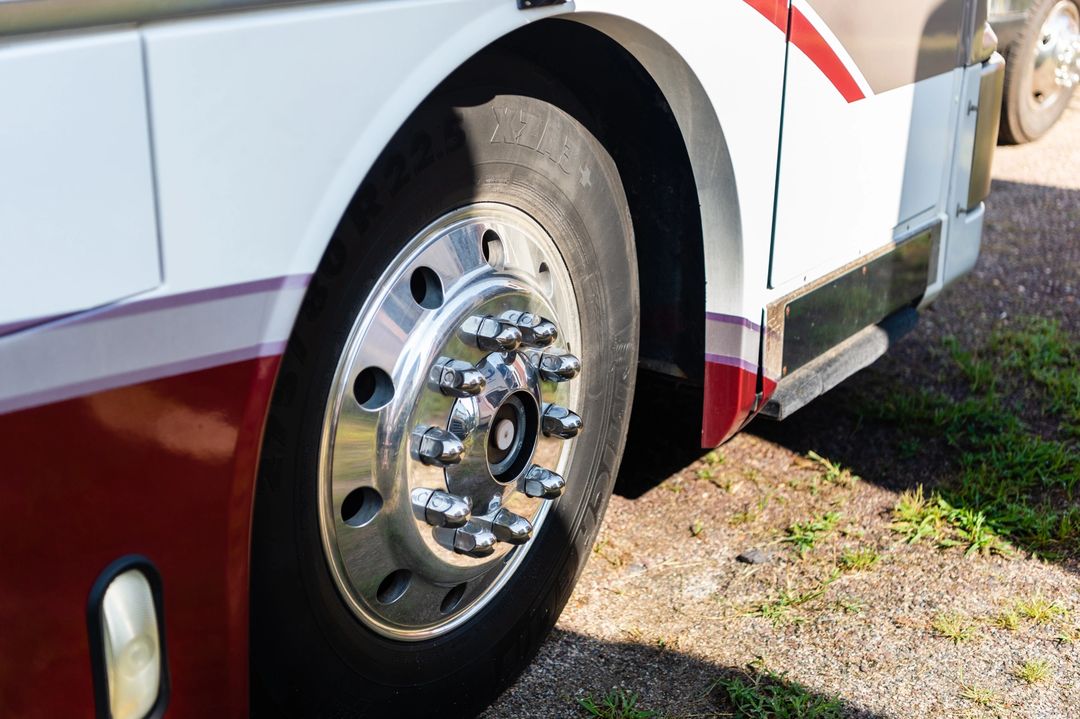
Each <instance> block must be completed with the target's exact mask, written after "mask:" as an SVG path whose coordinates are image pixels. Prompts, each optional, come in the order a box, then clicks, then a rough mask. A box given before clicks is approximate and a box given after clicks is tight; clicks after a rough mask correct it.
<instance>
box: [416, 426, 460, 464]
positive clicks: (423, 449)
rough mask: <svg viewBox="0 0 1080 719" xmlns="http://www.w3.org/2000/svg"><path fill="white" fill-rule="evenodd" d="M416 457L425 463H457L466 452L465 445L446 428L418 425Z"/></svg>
mask: <svg viewBox="0 0 1080 719" xmlns="http://www.w3.org/2000/svg"><path fill="white" fill-rule="evenodd" d="M414 436H415V437H416V440H415V442H414V446H415V447H416V458H417V459H419V460H420V461H421V462H423V463H424V464H430V465H434V466H436V467H445V466H447V465H448V464H457V463H458V462H460V461H461V455H462V454H464V453H465V445H463V444H462V443H461V440H460V439H458V438H457V437H455V436H454V435H453V434H451V433H450V432H447V431H446V430H445V429H439V428H438V427H431V428H428V427H418V428H417V430H416V432H415V433H414Z"/></svg>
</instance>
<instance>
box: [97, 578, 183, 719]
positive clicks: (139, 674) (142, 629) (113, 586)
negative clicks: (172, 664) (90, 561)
mask: <svg viewBox="0 0 1080 719" xmlns="http://www.w3.org/2000/svg"><path fill="white" fill-rule="evenodd" d="M110 570H112V571H110ZM148 574H149V576H148ZM151 577H152V579H151ZM105 582H107V584H105ZM102 584H104V587H105V588H104V592H103V593H102V592H101V591H100V587H101V585H102ZM159 586H160V580H158V578H157V573H156V572H155V571H154V570H153V565H151V564H150V563H149V562H148V561H146V560H143V559H141V558H135V557H132V558H128V559H126V560H119V562H117V563H114V564H113V565H112V566H111V567H110V568H109V569H106V570H105V572H104V573H103V574H102V576H101V578H100V579H99V580H98V584H97V585H96V586H95V590H96V591H94V592H92V593H91V602H90V603H91V605H90V607H89V610H90V620H91V626H90V631H91V644H92V651H95V650H96V651H95V653H96V654H97V655H98V656H95V657H94V669H95V672H94V673H95V680H96V681H95V683H96V684H97V693H98V697H97V704H98V715H99V716H104V717H110V718H111V719H144V718H146V717H149V716H152V715H154V716H156V715H160V714H161V713H163V711H164V708H165V707H164V703H165V702H164V701H163V699H164V697H163V694H164V692H163V688H164V687H165V686H166V685H167V680H166V679H164V678H165V677H166V673H165V671H164V669H165V667H164V656H163V655H164V642H163V639H162V636H161V632H160V629H159V627H160V617H159V616H158V613H159V611H160V603H159V599H157V597H156V596H155V595H157V596H160V591H156V590H157V587H159ZM95 605H96V612H97V617H96V618H97V620H98V621H97V622H94V619H95V616H94V613H95ZM95 624H97V626H96V627H95V626H94V625H95ZM95 631H96V632H97V635H98V638H99V639H100V643H97V642H94V641H93V640H94V633H95ZM94 644H96V645H97V646H96V647H95V646H93V645H94ZM102 665H104V667H103V668H104V672H102V671H101V669H102ZM102 695H104V696H102ZM159 698H161V699H162V701H159Z"/></svg>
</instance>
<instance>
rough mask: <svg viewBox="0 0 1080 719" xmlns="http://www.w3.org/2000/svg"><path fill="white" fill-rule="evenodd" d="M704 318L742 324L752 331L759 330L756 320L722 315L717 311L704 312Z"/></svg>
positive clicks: (730, 323)
mask: <svg viewBox="0 0 1080 719" xmlns="http://www.w3.org/2000/svg"><path fill="white" fill-rule="evenodd" d="M705 319H707V320H709V321H711V322H722V323H724V324H728V325H742V326H743V327H745V328H747V329H749V330H753V331H754V332H760V331H761V325H759V324H758V323H756V322H752V321H750V320H748V319H746V318H745V317H737V316H735V315H724V314H720V313H719V312H706V313H705Z"/></svg>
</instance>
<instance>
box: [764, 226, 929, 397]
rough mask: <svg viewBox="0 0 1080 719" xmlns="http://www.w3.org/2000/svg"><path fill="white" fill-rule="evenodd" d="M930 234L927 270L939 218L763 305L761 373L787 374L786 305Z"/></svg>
mask: <svg viewBox="0 0 1080 719" xmlns="http://www.w3.org/2000/svg"><path fill="white" fill-rule="evenodd" d="M928 233H929V234H930V241H931V249H930V258H931V260H930V262H931V269H933V262H934V260H933V258H934V257H935V256H936V255H937V248H938V247H939V243H940V241H941V221H940V220H934V221H933V222H930V223H928V224H925V225H921V226H920V227H918V229H915V230H913V231H911V232H907V233H905V234H904V235H903V236H901V237H898V238H896V239H895V240H894V241H892V242H890V243H889V244H887V245H885V246H883V247H880V248H878V249H877V250H875V251H874V252H871V253H869V254H866V255H864V256H862V257H860V258H858V259H857V260H854V261H852V262H849V263H847V264H846V265H844V266H843V267H840V268H838V269H836V270H834V271H832V272H830V273H829V274H827V275H825V276H824V277H821V278H820V279H818V280H815V281H814V282H811V283H810V284H807V285H804V286H803V287H800V288H799V289H797V290H795V291H794V292H791V293H790V294H787V295H785V296H784V297H781V298H780V299H778V300H776V301H775V302H772V303H770V304H769V305H768V306H767V307H766V308H765V318H766V320H765V323H766V327H765V351H764V360H763V361H764V367H763V371H764V375H765V376H766V377H767V378H769V379H771V380H773V381H779V380H780V379H781V378H783V377H784V376H786V375H787V373H788V372H787V370H788V369H794V368H788V367H785V364H784V327H785V323H786V322H785V321H786V317H787V314H786V313H787V308H788V305H790V304H791V303H792V302H794V301H795V300H798V299H800V298H802V297H805V296H807V295H809V294H811V293H813V292H815V291H817V290H819V289H821V288H823V287H826V286H827V285H829V284H831V283H833V282H834V281H836V280H838V279H840V278H842V277H844V276H845V275H847V274H849V273H850V272H852V271H853V270H857V269H859V268H860V267H866V266H867V265H869V264H871V263H872V262H874V261H875V260H879V259H881V258H882V257H885V256H886V255H889V254H892V253H893V252H896V251H897V250H898V249H900V248H901V247H903V246H904V245H906V244H907V243H908V242H910V241H912V240H917V239H919V238H920V237H923V236H924V235H926V234H928ZM927 274H928V277H927V282H928V283H929V281H930V276H929V275H930V272H928V273H927ZM881 319H882V318H880V317H878V318H874V319H872V320H870V323H871V324H873V323H876V322H878V321H880V320H881Z"/></svg>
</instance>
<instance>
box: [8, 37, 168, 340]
mask: <svg viewBox="0 0 1080 719" xmlns="http://www.w3.org/2000/svg"><path fill="white" fill-rule="evenodd" d="M0 104H2V107H3V112H2V113H0V240H2V244H3V248H4V251H3V259H2V261H0V329H6V330H8V331H11V330H12V329H13V328H14V327H15V326H16V325H30V324H34V323H35V322H39V321H43V320H45V319H48V318H50V317H51V316H56V315H62V314H68V313H72V312H77V311H79V310H84V309H88V308H91V307H95V306H97V305H102V304H105V303H108V302H113V301H116V300H119V299H121V298H123V297H125V296H128V295H133V294H135V293H137V292H141V291H144V290H148V289H150V288H152V287H154V286H155V285H157V284H158V282H159V281H160V264H159V261H158V237H157V228H156V226H155V220H154V182H153V175H152V168H151V161H150V139H149V128H148V127H147V118H146V99H145V94H144V85H143V71H142V50H141V47H140V44H139V35H138V33H137V32H135V31H130V30H129V31H122V32H106V33H94V34H89V35H83V36H67V37H65V36H60V37H55V38H50V39H44V40H43V39H39V40H25V41H19V42H11V43H7V44H0ZM0 334H3V332H2V331H0Z"/></svg>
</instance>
